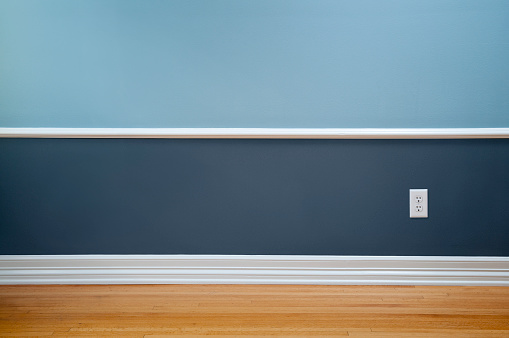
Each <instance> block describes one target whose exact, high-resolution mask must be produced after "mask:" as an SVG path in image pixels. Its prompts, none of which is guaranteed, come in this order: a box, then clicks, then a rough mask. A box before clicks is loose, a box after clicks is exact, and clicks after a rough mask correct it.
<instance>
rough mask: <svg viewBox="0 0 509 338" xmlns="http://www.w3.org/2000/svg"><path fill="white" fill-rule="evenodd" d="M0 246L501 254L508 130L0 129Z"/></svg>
mask: <svg viewBox="0 0 509 338" xmlns="http://www.w3.org/2000/svg"><path fill="white" fill-rule="evenodd" d="M410 188H428V189H429V215H430V217H429V218H428V219H410V218H409V216H408V213H409V211H408V209H409V206H408V189H410ZM0 254H295V255H301V254H302V255H468V256H470V255H474V256H475V255H493V256H509V140H508V139H483V140H217V139H214V140H193V139H182V140H179V139H1V140H0Z"/></svg>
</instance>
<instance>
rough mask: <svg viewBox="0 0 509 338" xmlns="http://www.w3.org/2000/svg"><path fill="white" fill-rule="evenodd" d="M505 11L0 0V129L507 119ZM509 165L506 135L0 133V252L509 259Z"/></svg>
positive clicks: (371, 3) (487, 5)
mask: <svg viewBox="0 0 509 338" xmlns="http://www.w3.org/2000/svg"><path fill="white" fill-rule="evenodd" d="M508 18H509V2H507V1H505V0H500V1H498V0H488V1H482V2H481V1H473V0H462V1H452V0H427V1H412V0H410V1H409V0H404V1H403V0H391V1H389V0H384V1H378V0H377V1H375V0H360V1H350V0H348V1H346V0H345V1H324V0H319V1H299V0H296V1H282V0H275V1H274V0H270V1H269V0H267V1H265V0H259V1H242V0H240V1H239V0H236V1H233V0H215V1H199V0H186V1H180V0H175V1H155V0H154V1H141V0H139V1H138V0H122V1H120V0H108V1H99V0H76V1H64V0H47V1H40V0H23V1H17V0H4V1H1V2H0V45H1V48H2V52H1V53H0V127H70V128H74V127H168V128H179V127H227V128H228V127H266V128H276V127H280V128H293V127H302V128H367V127H373V128H422V127H429V128H463V127H469V128H480V127H492V128H504V127H509V114H508V113H507V112H508V111H509V64H508V63H507V60H509V34H507V32H508V30H509V20H508ZM506 134H507V133H506ZM0 136H1V135H0ZM508 172H509V139H507V138H505V139H478V140H417V139H416V140H299V139H294V140H271V139H264V140H247V139H234V140H224V139H223V140H221V139H209V140H207V139H205V140H197V139H184V140H177V139H152V140H150V139H50V138H46V139H23V138H1V139H0V254H88V253H104V254H108V253H115V254H127V253H133V254H145V253H154V254H179V253H182V254H198V253H203V254H302V255H306V254H309V255H466V256H469V255H470V256H472V255H473V256H476V255H480V256H482V255H492V256H509V252H508V251H509V233H508V232H509V227H508V219H509V209H508V208H507V205H509V194H507V191H509V180H507V173H508ZM410 188H428V189H429V199H430V211H429V212H430V217H429V218H428V219H410V218H409V217H408V189H410Z"/></svg>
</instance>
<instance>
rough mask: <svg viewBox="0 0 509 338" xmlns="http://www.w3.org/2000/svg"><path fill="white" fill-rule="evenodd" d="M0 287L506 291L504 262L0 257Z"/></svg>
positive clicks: (508, 273)
mask: <svg viewBox="0 0 509 338" xmlns="http://www.w3.org/2000/svg"><path fill="white" fill-rule="evenodd" d="M0 284H4V285H5V284H329V285H334V284H337V285H405V284H406V285H493V286H495V285H502V286H509V257H448V256H446V257H442V256H280V255H0Z"/></svg>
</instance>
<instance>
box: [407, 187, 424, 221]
mask: <svg viewBox="0 0 509 338" xmlns="http://www.w3.org/2000/svg"><path fill="white" fill-rule="evenodd" d="M418 209H421V210H420V211H418ZM410 218H428V189H410Z"/></svg>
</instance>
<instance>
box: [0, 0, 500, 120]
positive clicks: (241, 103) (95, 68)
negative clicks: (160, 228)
mask: <svg viewBox="0 0 509 338" xmlns="http://www.w3.org/2000/svg"><path fill="white" fill-rule="evenodd" d="M508 32H509V1H507V0H168V1H159V0H72V1H69V0H1V1H0V50H1V52H0V127H158V128H181V127H190V128H203V127H227V128H242V127H244V128H246V127H247V128H249V127H253V128H255V127H257V128H480V127H492V128H496V127H499V128H502V127H509V114H508V111H509V62H507V60H509V34H508Z"/></svg>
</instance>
